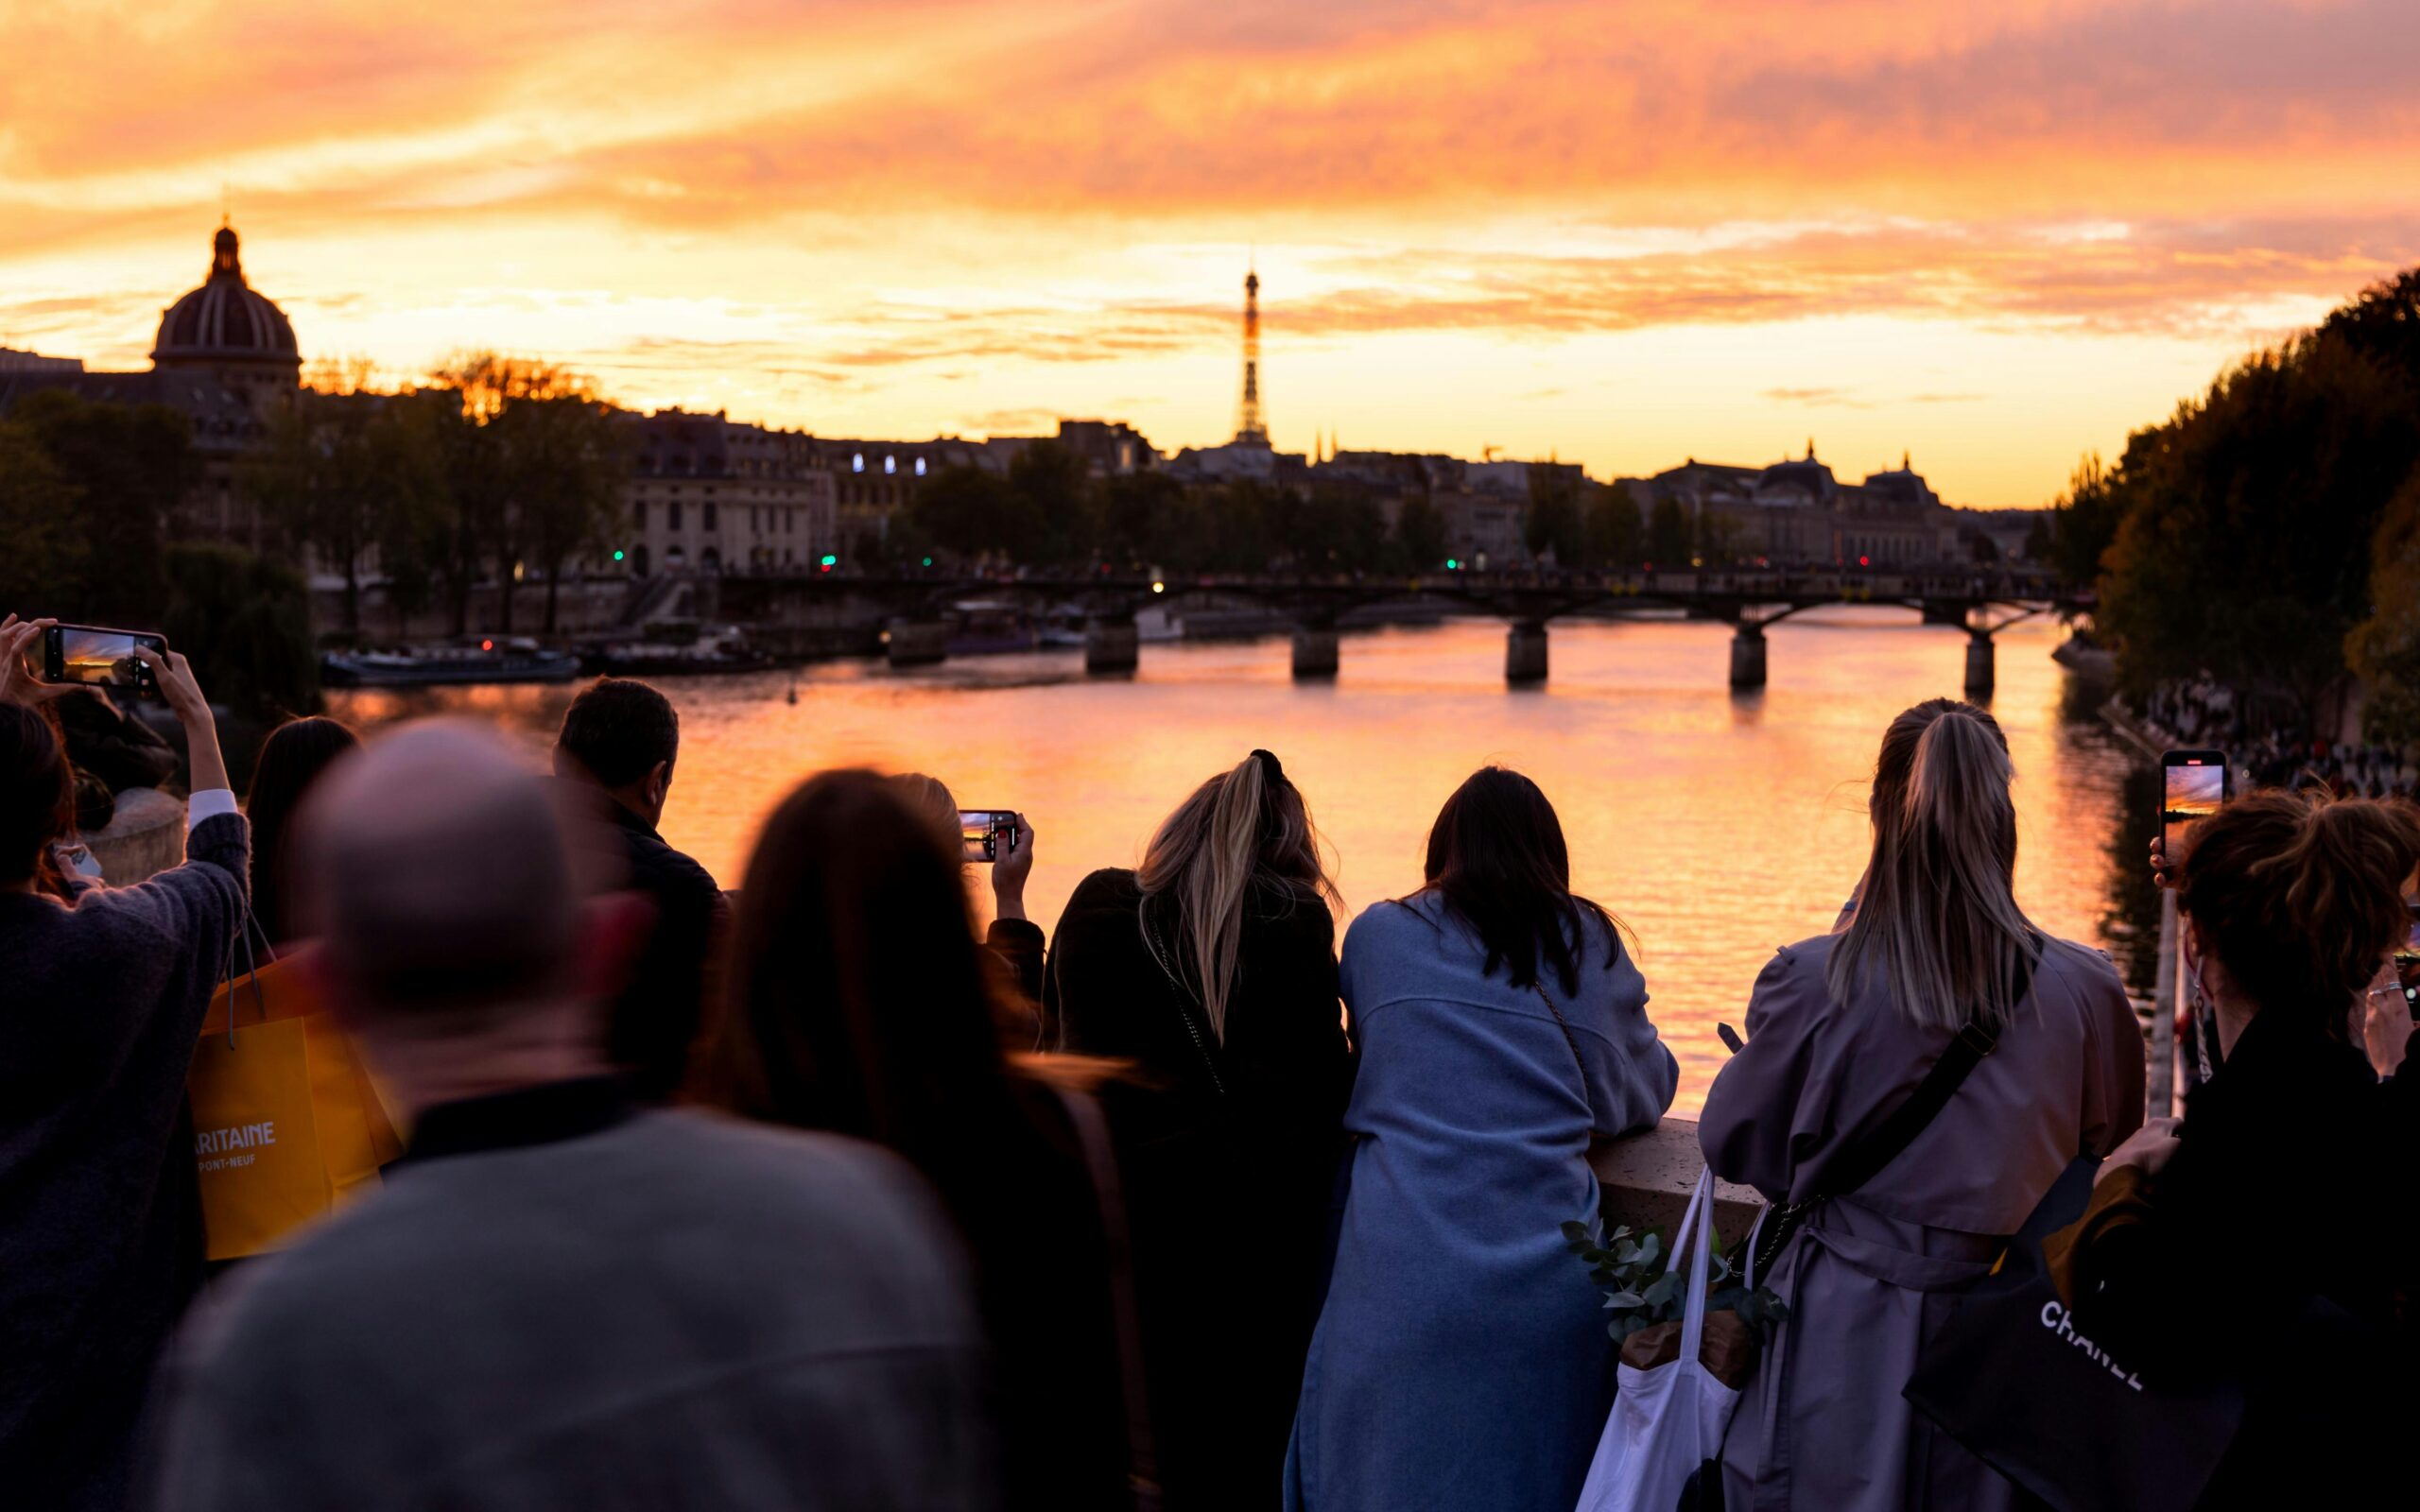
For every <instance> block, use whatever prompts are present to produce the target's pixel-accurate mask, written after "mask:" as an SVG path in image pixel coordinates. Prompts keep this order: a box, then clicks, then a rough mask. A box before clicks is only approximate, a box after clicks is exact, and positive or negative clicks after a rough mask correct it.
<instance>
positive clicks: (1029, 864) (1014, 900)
mask: <svg viewBox="0 0 2420 1512" xmlns="http://www.w3.org/2000/svg"><path fill="white" fill-rule="evenodd" d="M1011 818H1013V819H1015V820H1016V830H1015V832H1014V833H1012V834H1011V835H1010V836H1009V846H1008V851H1007V852H1006V853H1005V854H1003V855H1002V856H1001V857H1000V858H999V859H998V860H997V861H994V863H992V914H993V917H994V918H995V919H1023V918H1025V917H1026V913H1025V881H1026V879H1027V878H1028V877H1029V876H1031V875H1033V826H1032V824H1030V823H1029V822H1028V821H1027V819H1026V816H1024V815H1022V814H1017V815H1011Z"/></svg>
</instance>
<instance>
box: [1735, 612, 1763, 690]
mask: <svg viewBox="0 0 2420 1512" xmlns="http://www.w3.org/2000/svg"><path fill="white" fill-rule="evenodd" d="M1764 685H1765V627H1763V626H1761V625H1759V624H1757V623H1756V622H1755V621H1754V620H1741V621H1740V622H1739V627H1738V628H1737V630H1735V631H1733V632H1732V636H1731V690H1732V691H1733V692H1734V693H1743V692H1746V691H1747V690H1749V689H1752V688H1761V687H1763V686H1764Z"/></svg>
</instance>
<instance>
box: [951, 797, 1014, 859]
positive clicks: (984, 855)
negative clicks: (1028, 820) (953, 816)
mask: <svg viewBox="0 0 2420 1512" xmlns="http://www.w3.org/2000/svg"><path fill="white" fill-rule="evenodd" d="M958 834H959V839H960V840H961V841H962V842H964V844H965V851H964V855H965V858H966V859H967V860H968V861H997V860H999V859H1000V858H1001V857H1002V856H1004V855H1008V854H1010V853H1011V852H1012V851H1015V850H1016V848H1017V816H1016V814H1015V812H1014V811H1013V810H1010V809H960V810H959V812H958Z"/></svg>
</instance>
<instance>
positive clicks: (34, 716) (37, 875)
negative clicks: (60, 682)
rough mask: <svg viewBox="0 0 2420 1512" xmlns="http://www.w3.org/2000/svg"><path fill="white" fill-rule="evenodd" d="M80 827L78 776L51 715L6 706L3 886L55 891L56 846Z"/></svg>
mask: <svg viewBox="0 0 2420 1512" xmlns="http://www.w3.org/2000/svg"><path fill="white" fill-rule="evenodd" d="M75 825H76V783H75V777H74V774H73V773H72V772H71V771H70V769H69V767H68V765H67V748H66V745H65V743H64V742H62V741H61V739H60V737H59V727H58V726H57V725H55V724H53V723H52V722H51V717H50V713H49V711H47V710H43V709H29V708H26V706H24V705H22V704H15V703H6V702H0V885H10V886H16V885H23V884H25V883H26V882H32V883H33V884H35V885H37V886H39V887H43V888H44V889H45V890H52V889H55V888H56V886H57V885H58V881H59V879H58V878H57V877H56V876H55V875H53V873H52V871H51V866H50V846H51V842H52V841H54V840H57V839H58V838H60V837H61V835H64V834H66V833H69V832H70V831H71V830H73V829H74V828H75Z"/></svg>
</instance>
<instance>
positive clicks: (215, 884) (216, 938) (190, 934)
mask: <svg viewBox="0 0 2420 1512" xmlns="http://www.w3.org/2000/svg"><path fill="white" fill-rule="evenodd" d="M251 835H252V832H251V824H250V822H248V821H247V820H246V819H245V818H244V817H243V816H241V815H236V814H220V815H214V816H211V817H210V818H207V819H204V820H202V821H201V823H199V824H198V825H196V826H195V827H194V831H193V833H191V834H190V835H187V836H186V837H185V859H184V864H183V865H182V866H179V867H172V868H169V869H168V870H166V871H163V872H160V873H159V874H157V875H156V876H153V877H151V878H150V879H148V880H147V881H145V882H140V883H137V884H136V885H133V886H131V887H109V888H104V889H101V890H99V891H97V892H95V893H92V894H90V895H88V896H86V897H85V898H83V899H81V900H80V901H79V902H78V905H77V906H78V909H79V910H81V909H96V910H105V911H107V912H108V913H110V914H112V915H114V916H116V917H117V919H118V920H119V921H120V922H121V923H122V924H123V925H125V926H126V927H127V929H128V930H129V932H130V933H140V934H147V935H149V936H152V938H153V939H154V940H157V941H160V942H162V943H163V944H172V945H173V946H175V947H176V948H179V949H181V950H183V951H187V952H190V953H191V954H189V955H187V956H186V958H185V959H184V961H183V962H182V963H181V971H182V974H185V975H186V976H187V979H188V980H190V981H192V982H194V983H195V984H196V986H197V988H198V990H192V991H182V992H170V993H168V994H167V995H166V997H165V998H164V1001H163V1004H162V1005H163V1007H164V1009H166V1010H167V1011H171V1012H178V1013H182V1014H184V1015H185V1016H187V1017H189V1018H190V1019H191V1020H192V1023H191V1024H190V1025H189V1032H188V1035H187V1038H190V1037H191V1035H193V1034H199V1033H200V1030H201V1020H202V1015H203V1014H204V1013H205V1012H206V1011H207V1010H208V1008H209V1006H210V990H209V989H210V988H211V987H213V986H215V985H216V982H217V979H218V977H219V974H220V972H221V971H223V970H224V968H225V965H226V963H227V961H228V959H229V952H230V951H231V949H235V947H236V945H237V941H236V930H237V929H238V928H239V927H241V925H242V924H243V921H244V917H245V912H246V910H247V908H248V907H249V906H250V903H251V881H250V879H251V844H252V842H251ZM235 958H236V959H237V960H239V961H240V960H241V958H242V955H241V951H240V950H236V952H235Z"/></svg>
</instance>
